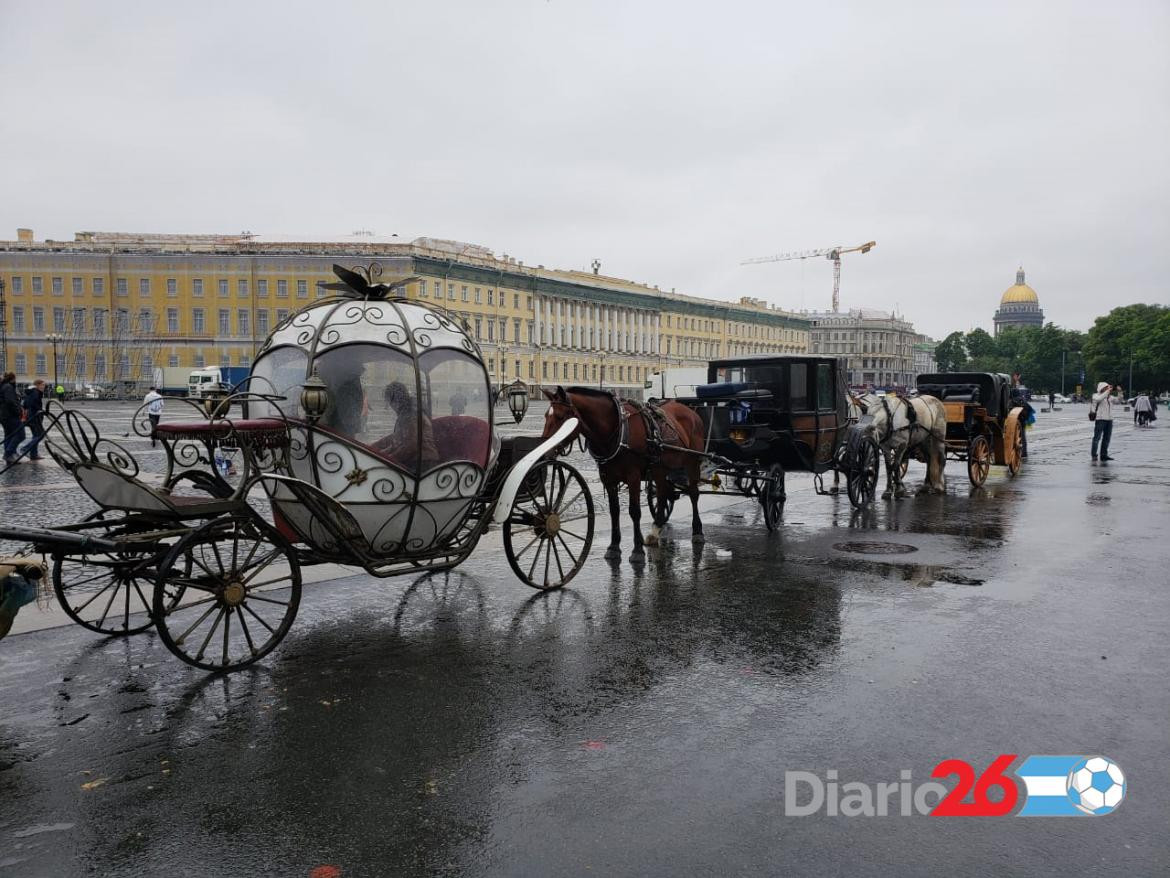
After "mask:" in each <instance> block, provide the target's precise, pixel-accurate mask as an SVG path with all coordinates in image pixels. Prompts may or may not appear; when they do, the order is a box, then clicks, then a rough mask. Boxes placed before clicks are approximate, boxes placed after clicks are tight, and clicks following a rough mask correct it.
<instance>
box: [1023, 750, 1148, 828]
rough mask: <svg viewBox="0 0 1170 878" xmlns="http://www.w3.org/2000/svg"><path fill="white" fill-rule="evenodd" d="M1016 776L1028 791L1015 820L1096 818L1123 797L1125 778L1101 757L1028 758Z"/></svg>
mask: <svg viewBox="0 0 1170 878" xmlns="http://www.w3.org/2000/svg"><path fill="white" fill-rule="evenodd" d="M1016 774H1017V775H1018V776H1019V778H1020V780H1022V781H1023V782H1024V786H1025V788H1026V789H1027V791H1028V798H1027V801H1025V802H1024V807H1023V808H1021V809H1020V811H1019V813H1018V814H1017V815H1016V816H1018V817H1092V816H1099V815H1102V814H1108V813H1109V812H1110V811H1113V810H1114V809H1115V808H1116V807H1117V806H1118V805H1120V804H1121V800H1122V799H1123V798H1125V775H1124V774H1123V773H1122V771H1121V767H1120V766H1119V765H1118V764H1117V763H1116V762H1114V761H1112V760H1111V759H1107V758H1105V757H1104V756H1029V757H1028V758H1027V759H1025V760H1024V762H1023V764H1022V765H1021V766H1020V767H1019V768H1017V769H1016Z"/></svg>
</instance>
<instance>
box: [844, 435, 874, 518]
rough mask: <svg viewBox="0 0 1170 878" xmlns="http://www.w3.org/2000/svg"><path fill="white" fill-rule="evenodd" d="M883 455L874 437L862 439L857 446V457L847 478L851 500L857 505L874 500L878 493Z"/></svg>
mask: <svg viewBox="0 0 1170 878" xmlns="http://www.w3.org/2000/svg"><path fill="white" fill-rule="evenodd" d="M881 463H882V455H881V452H880V451H879V450H878V446H877V443H876V442H874V441H873V440H872V439H863V440H861V443H860V445H858V447H857V456H856V459H855V460H853V461H852V462H851V466H850V467H849V469H848V470H846V474H845V478H846V484H847V486H848V490H849V502H850V503H852V504H853V505H854V506H855V507H858V508H860V507H862V506H866V505H868V504H870V503H872V502H873V498H874V495H875V494H876V493H877V485H878V477H879V476H880V474H881Z"/></svg>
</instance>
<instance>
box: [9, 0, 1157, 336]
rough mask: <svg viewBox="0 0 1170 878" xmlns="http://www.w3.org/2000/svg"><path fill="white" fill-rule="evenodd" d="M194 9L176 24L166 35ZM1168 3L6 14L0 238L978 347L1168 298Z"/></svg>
mask: <svg viewBox="0 0 1170 878" xmlns="http://www.w3.org/2000/svg"><path fill="white" fill-rule="evenodd" d="M180 9H181V10H182V11H178V10H180ZM1168 156H1170V3H1167V2H1165V0H1160V2H1139V0H1115V2H1111V3H1102V2H1100V0H1093V2H1086V3H1075V2H1063V0H1059V2H1058V0H1052V2H1048V3H1026V2H1018V0H1017V2H1010V3H1002V4H1000V3H994V2H970V3H965V4H948V3H940V2H934V3H927V2H915V3H907V4H900V3H883V2H873V0H863V2H855V3H799V4H796V3H793V4H788V3H779V2H758V3H735V2H726V0H724V2H720V3H689V2H677V0H676V2H660V3H649V2H646V3H640V2H636V0H624V2H616V3H608V2H584V0H577V2H567V0H514V2H513V0H493V2H483V0H479V2H461V3H455V2H441V0H432V2H428V3H403V2H398V3H396V2H386V0H381V2H371V3H349V2H344V0H333V2H328V3H321V2H314V3H306V4H300V3H289V2H279V3H248V2H238V0H237V2H229V3H218V2H201V3H191V4H183V5H180V4H172V3H158V2H150V3H123V2H114V3H93V2H85V3H55V2H51V0H46V2H39V3H29V2H27V0H0V238H2V239H11V238H14V237H15V229H16V227H17V226H29V227H32V228H33V229H34V230H35V232H36V236H37V238H38V239H41V238H45V237H49V238H59V239H62V238H63V239H71V238H72V235H73V233H74V232H76V231H79V230H83V229H84V230H103V231H163V232H229V233H234V232H239V231H241V230H244V229H248V230H250V231H253V232H257V233H264V234H296V233H311V234H314V235H325V234H330V233H348V232H352V231H353V230H355V229H369V230H372V231H374V232H375V233H377V234H391V233H398V234H399V235H403V236H407V237H414V236H420V235H428V236H433V237H443V238H454V239H458V240H463V241H471V242H475V243H478V244H483V245H486V246H488V247H490V248H492V249H493V250H495V251H496V253H503V252H507V253H509V254H511V255H512V256H514V257H516V258H518V259H522V260H524V261H525V262H526V263H529V264H536V263H542V264H544V265H546V266H550V267H553V266H555V267H560V268H588V266H589V263H590V261H591V260H592V259H593V258H595V257H596V258H599V259H601V261H602V270H603V272H604V273H606V274H612V275H617V276H620V277H627V278H630V279H633V280H637V281H643V282H646V283H651V284H658V285H659V286H660V287H663V288H665V289H669V288H671V287H676V288H677V289H678V290H679V291H680V292H686V293H691V294H696V295H706V296H713V297H717V298H724V299H728V298H738V297H739V296H741V295H755V296H760V297H763V298H766V299H768V300H770V301H773V302H776V303H779V304H781V305H782V306H784V307H788V308H793V309H799V308H809V309H815V308H827V307H828V306H829V303H830V298H831V290H832V270H831V266H830V264H829V263H828V262H827V261H825V260H823V259H818V260H805V261H796V262H786V263H772V264H766V265H751V266H741V265H740V264H739V263H740V262H741V260H743V259H745V258H748V257H754V256H764V255H769V254H772V253H776V252H782V251H790V250H797V249H806V248H824V247H829V246H833V245H837V244H844V245H852V244H859V243H862V242H865V241H869V240H876V241H877V242H878V246H877V248H876V249H874V250H873V251H871V252H870V253H868V254H866V255H864V256H863V255H860V254H854V255H850V256H846V257H845V259H844V264H843V268H842V285H841V300H842V307H843V308H848V307H876V308H885V309H890V308H893V307H895V306H897V307H898V308H899V309H900V311H901V312H903V313H904V314H905V315H906V316H907V317H909V318H910V319H911V320H913V321H914V323H915V325H916V326H917V327H918V328H919V330H920V331H925V332H928V333H931V334H933V335H936V336H941V335H943V334H945V333H946V332H949V331H951V330H953V329H963V330H966V329H970V328H972V327H974V326H984V327H987V328H990V327H991V316H992V313H993V312H994V310H995V308H996V306H997V304H998V300H999V296H1000V294H1001V293H1002V292H1003V290H1004V289H1006V288H1007V287H1008V286H1010V285H1011V284H1012V283H1013V282H1014V277H1015V271H1016V267H1017V264H1019V263H1021V262H1022V263H1023V265H1024V267H1025V269H1026V271H1027V275H1028V282H1029V283H1030V284H1031V285H1032V286H1033V287H1034V288H1035V289H1036V291H1037V292H1038V293H1039V295H1040V299H1041V305H1042V306H1043V308H1044V309H1045V313H1046V315H1047V318H1048V319H1049V320H1052V321H1055V322H1056V323H1058V324H1061V325H1064V326H1069V327H1073V328H1080V329H1084V328H1087V327H1088V326H1089V324H1090V323H1091V322H1092V319H1093V317H1095V316H1096V315H1098V314H1102V313H1105V312H1106V311H1107V310H1108V309H1109V308H1110V307H1112V306H1114V305H1118V304H1129V303H1133V302H1158V303H1167V302H1168V301H1170V294H1168V283H1167V278H1168V277H1170V247H1168V246H1167V241H1168V239H1170V160H1168Z"/></svg>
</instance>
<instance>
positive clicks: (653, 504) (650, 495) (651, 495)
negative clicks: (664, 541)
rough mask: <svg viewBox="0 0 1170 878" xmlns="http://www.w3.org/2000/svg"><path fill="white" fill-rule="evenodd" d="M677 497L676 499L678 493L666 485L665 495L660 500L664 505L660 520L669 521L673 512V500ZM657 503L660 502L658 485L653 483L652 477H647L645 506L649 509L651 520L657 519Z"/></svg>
mask: <svg viewBox="0 0 1170 878" xmlns="http://www.w3.org/2000/svg"><path fill="white" fill-rule="evenodd" d="M677 499H678V495H677V494H676V493H675V490H674V488H673V487H668V488H667V494H666V497H665V499H664V500H663V501H662V505H664V506H665V509H663V515H662V521H670V515H671V513H672V512H674V501H675V500H677ZM659 505H660V504H659V501H658V485H657V484H656V483H655V481H654V479H647V480H646V506H647V507H648V508H649V510H650V518H651V520H652V521H658V520H659V519H658V507H659Z"/></svg>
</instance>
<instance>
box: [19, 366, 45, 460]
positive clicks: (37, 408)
mask: <svg viewBox="0 0 1170 878" xmlns="http://www.w3.org/2000/svg"><path fill="white" fill-rule="evenodd" d="M44 401H45V380H44V379H43V378H38V379H37V380H36V381H34V382H33V383H32V384H30V385H29V387H28V390H26V391H25V392H24V399H23V400H21V403H20V405H21V408H23V409H24V423H25V426H26V427H28V428H29V429H30V430H32V442H30V443H29V446H28V448H27V449H25V451H26V452H27V454H28V459H29V460H40V459H41V454H40V445H41V440H42V439H44V438H45V426H44V424H43V423H42V421H43V420H44V417H45V415H44Z"/></svg>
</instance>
